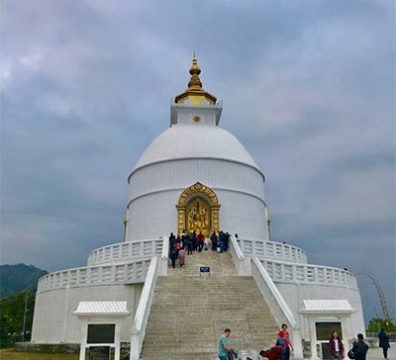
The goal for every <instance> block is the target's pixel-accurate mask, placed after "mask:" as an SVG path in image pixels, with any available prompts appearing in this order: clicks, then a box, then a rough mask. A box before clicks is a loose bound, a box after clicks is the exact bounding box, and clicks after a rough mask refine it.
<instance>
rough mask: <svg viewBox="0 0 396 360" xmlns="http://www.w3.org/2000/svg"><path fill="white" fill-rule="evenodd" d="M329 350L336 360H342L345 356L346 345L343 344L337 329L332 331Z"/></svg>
mask: <svg viewBox="0 0 396 360" xmlns="http://www.w3.org/2000/svg"><path fill="white" fill-rule="evenodd" d="M329 350H330V353H331V356H332V357H333V359H334V360H341V359H343V358H344V345H342V341H341V339H340V338H339V336H338V332H337V331H336V330H334V331H333V332H332V333H331V338H330V341H329Z"/></svg>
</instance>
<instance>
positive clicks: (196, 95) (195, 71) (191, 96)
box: [175, 56, 217, 105]
mask: <svg viewBox="0 0 396 360" xmlns="http://www.w3.org/2000/svg"><path fill="white" fill-rule="evenodd" d="M200 73H201V69H200V68H199V66H198V61H197V58H196V57H195V56H194V57H193V60H192V66H191V69H190V74H191V79H190V81H189V82H188V88H187V90H185V91H184V92H182V93H181V94H179V95H177V96H176V98H175V102H176V103H177V104H183V103H185V102H187V101H188V100H190V101H191V102H192V103H193V104H194V105H201V104H203V103H204V102H205V100H206V102H207V103H208V104H211V105H214V104H216V100H217V99H216V97H215V96H213V95H212V94H210V93H208V92H207V91H206V90H204V89H203V87H202V82H201V79H200V78H199V74H200Z"/></svg>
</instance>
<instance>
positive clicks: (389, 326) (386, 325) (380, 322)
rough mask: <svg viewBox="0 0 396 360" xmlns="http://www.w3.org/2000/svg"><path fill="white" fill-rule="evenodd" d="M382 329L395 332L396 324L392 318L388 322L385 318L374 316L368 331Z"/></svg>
mask: <svg viewBox="0 0 396 360" xmlns="http://www.w3.org/2000/svg"><path fill="white" fill-rule="evenodd" d="M380 329H384V330H386V331H388V332H395V331H396V324H395V323H394V322H392V320H390V321H389V322H386V321H385V320H384V319H381V318H378V317H375V318H372V319H371V320H370V322H369V324H368V327H367V332H370V333H375V332H378V331H380Z"/></svg>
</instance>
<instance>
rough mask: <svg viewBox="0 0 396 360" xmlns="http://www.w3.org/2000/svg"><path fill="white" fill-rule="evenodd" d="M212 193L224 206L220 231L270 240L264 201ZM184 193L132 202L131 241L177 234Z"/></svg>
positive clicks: (168, 194) (218, 192)
mask: <svg viewBox="0 0 396 360" xmlns="http://www.w3.org/2000/svg"><path fill="white" fill-rule="evenodd" d="M213 190H214V191H215V192H216V194H217V196H218V198H219V202H220V204H221V208H220V229H222V230H224V231H228V232H229V233H230V234H235V233H237V234H238V235H239V236H243V237H250V238H261V239H265V240H267V239H268V236H267V234H268V232H267V222H266V220H265V206H264V203H263V202H262V201H261V200H259V199H257V198H255V197H252V196H249V195H246V194H241V193H238V192H233V191H224V190H218V189H216V188H214V189H213ZM182 191H183V189H179V190H173V191H166V192H160V193H155V194H151V195H147V196H144V197H141V198H139V199H136V200H135V201H133V202H132V203H131V204H130V206H129V210H128V240H135V239H144V238H156V237H158V236H161V235H167V234H169V233H170V232H173V233H176V231H177V212H176V204H177V201H178V198H179V196H180V194H181V192H182Z"/></svg>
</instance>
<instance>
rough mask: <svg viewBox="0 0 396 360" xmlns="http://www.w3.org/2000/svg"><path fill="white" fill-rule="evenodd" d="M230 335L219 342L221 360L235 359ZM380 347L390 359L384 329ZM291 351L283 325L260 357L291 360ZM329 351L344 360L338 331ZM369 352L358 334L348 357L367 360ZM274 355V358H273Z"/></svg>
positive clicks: (333, 333) (227, 332)
mask: <svg viewBox="0 0 396 360" xmlns="http://www.w3.org/2000/svg"><path fill="white" fill-rule="evenodd" d="M230 335H231V330H230V329H229V328H227V329H225V330H224V334H223V335H222V336H221V337H220V339H219V341H218V357H219V359H220V360H229V359H234V354H235V351H234V350H233V349H232V347H231V345H230V340H229V338H230ZM378 339H379V347H380V348H382V350H383V355H384V359H385V360H387V358H388V349H389V348H390V345H389V335H388V334H387V333H386V332H385V330H384V329H381V331H380V332H379V334H378ZM290 350H293V345H292V343H291V341H290V335H289V332H288V331H287V325H286V324H282V326H281V329H280V331H279V332H278V334H277V340H276V345H275V347H273V348H271V349H269V350H267V351H262V352H260V355H263V356H265V357H266V358H268V359H269V360H272V359H280V360H289V359H290ZM329 351H330V354H331V356H332V358H333V360H342V359H344V358H345V349H344V345H343V343H342V341H341V339H340V337H339V335H338V332H337V330H334V331H333V332H332V333H331V337H330V340H329ZM367 351H368V345H367V344H366V343H365V342H364V337H363V334H358V335H357V339H356V341H354V343H353V346H352V349H351V350H349V351H348V353H347V355H348V357H349V358H350V359H355V360H366V354H367ZM272 354H273V357H272Z"/></svg>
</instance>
